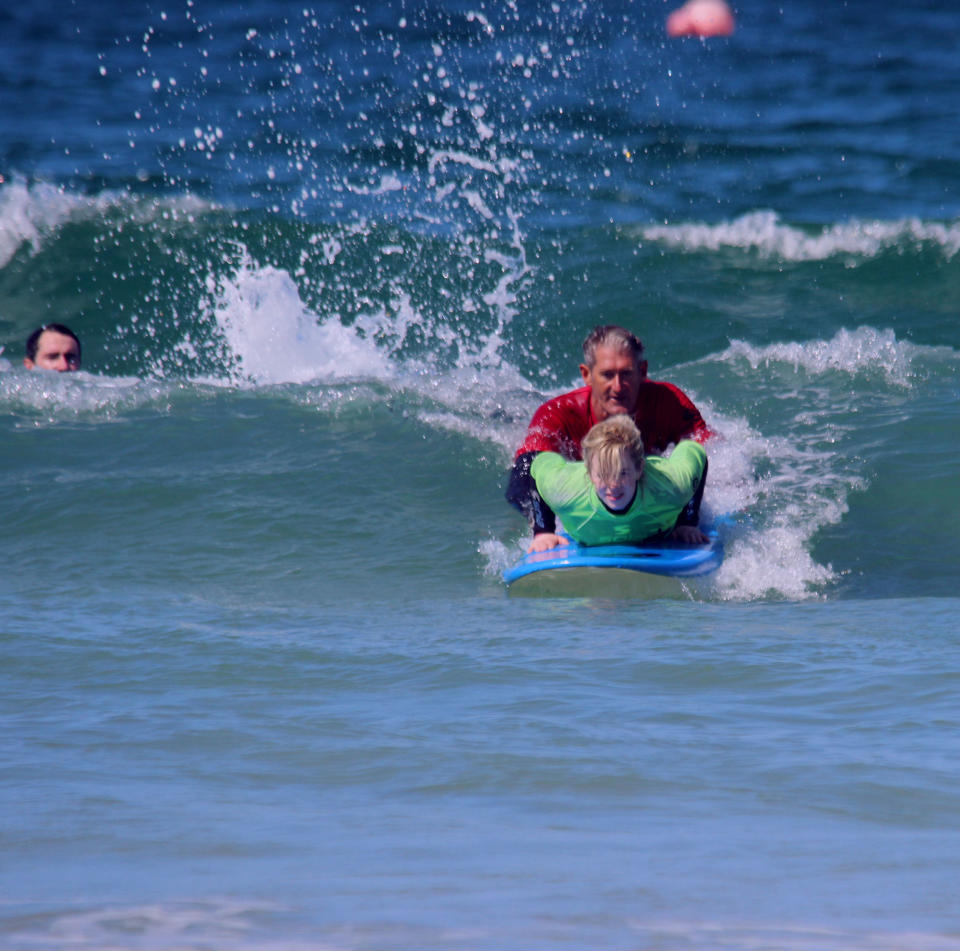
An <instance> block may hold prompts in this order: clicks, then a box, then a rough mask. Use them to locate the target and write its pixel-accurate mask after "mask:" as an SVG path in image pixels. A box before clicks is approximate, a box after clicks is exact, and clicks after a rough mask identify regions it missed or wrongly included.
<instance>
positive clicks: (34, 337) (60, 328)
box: [24, 324, 82, 360]
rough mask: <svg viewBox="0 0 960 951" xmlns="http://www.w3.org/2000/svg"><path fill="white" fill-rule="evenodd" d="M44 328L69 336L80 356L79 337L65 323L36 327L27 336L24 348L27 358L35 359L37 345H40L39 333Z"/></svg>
mask: <svg viewBox="0 0 960 951" xmlns="http://www.w3.org/2000/svg"><path fill="white" fill-rule="evenodd" d="M45 330H52V331H53V332H54V333H58V334H63V335H64V336H65V337H70V338H71V339H73V340H75V341H76V344H77V356H78V357H79V356H82V352H81V351H82V347H81V346H80V338H79V337H78V336H77V335H76V334H75V333H74V332H73V331H72V330H71V329H70V328H69V327H68V326H67V325H66V324H44V325H43V326H42V327H37V329H36V330H34V332H33V333H32V334H30V336H29V337H27V343H26V346H25V347H24V350H25V351H26V355H27V359H28V360H36V359H37V347H38V346H39V345H40V335H41V334H42V333H43V332H44V331H45Z"/></svg>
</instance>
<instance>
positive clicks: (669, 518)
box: [530, 439, 707, 545]
mask: <svg viewBox="0 0 960 951" xmlns="http://www.w3.org/2000/svg"><path fill="white" fill-rule="evenodd" d="M706 464H707V454H706V453H705V452H704V451H703V446H701V445H700V443H697V442H693V441H692V440H689V439H685V440H683V441H681V442H680V443H678V444H677V448H676V449H674V451H673V453H672V454H671V456H670V458H669V459H663V458H661V457H660V456H647V458H646V460H645V462H644V468H643V478H642V479H641V481H640V485H639V486H638V488H637V494H636V496H635V498H634V500H633V502H632V503H631V504H630V506H629V507H628V508H626V509H624V510H623V511H622V512H611V511H610V509H608V508H607V507H606V506H605V505H604V504H603V503H602V502H601V501H600V498H599V496H598V495H597V492H596V489H594V487H593V483H592V482H591V481H590V476H589V475H588V473H587V467H586V465H585V464H584V463H582V462H568V461H567V460H566V459H564V458H563V456H561V455H559V454H558V453H555V452H541V453H540V454H539V455H537V457H536V458H535V459H534V460H533V465H532V466H531V467H530V472H531V474H532V475H533V478H534V481H535V482H536V483H537V491H538V492H539V493H540V495H541V497H542V498H543V500H544V502H546V503H547V505H549V506H550V508H552V509H553V510H554V512H556V513H557V515H559V516H560V519H561V520H562V522H563V527H564V528H565V529H566V530H567V532H568V533H569V534H570V536H571V537H572V538H573V539H574V540H575V541H578V542H580V543H581V544H583V545H612V544H617V543H619V542H640V541H643V540H644V539H645V538H649V537H650V536H651V535H656V534H658V533H659V532H667V531H670V530H671V529H672V528H673V527H674V525H675V524H676V521H677V517H678V516H679V515H680V513H681V512H682V511H683V508H684V506H685V505H686V504H687V502H689V501H690V499H691V498H692V496H693V494H694V492H696V490H697V486H698V485H699V483H700V479H701V477H702V476H703V471H704V467H705V466H706Z"/></svg>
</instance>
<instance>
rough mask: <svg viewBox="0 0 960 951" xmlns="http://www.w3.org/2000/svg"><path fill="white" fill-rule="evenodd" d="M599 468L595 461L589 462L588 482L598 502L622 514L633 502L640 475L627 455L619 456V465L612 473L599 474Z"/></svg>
mask: <svg viewBox="0 0 960 951" xmlns="http://www.w3.org/2000/svg"><path fill="white" fill-rule="evenodd" d="M599 469H600V466H599V464H598V462H597V460H596V459H591V460H590V468H589V469H588V471H589V473H590V481H591V482H592V483H593V487H594V489H596V490H597V495H598V496H599V497H600V501H601V502H603V504H604V505H605V506H606V507H607V508H608V509H612V510H613V511H614V512H622V511H623V510H624V509H625V508H627V507H628V506H629V505H630V503H631V502H633V498H634V496H635V495H636V494H637V479H638V478H639V476H640V473H639V472H637V466H636V463H635V462H634V461H633V459H632V458H631V457H630V456H629V455H628V454H627V453H621V454H620V465H619V466H617V467H616V468H615V469H614V471H613V472H612V473H607V474H605V475H601V474H600V471H599Z"/></svg>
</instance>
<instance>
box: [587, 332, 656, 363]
mask: <svg viewBox="0 0 960 951" xmlns="http://www.w3.org/2000/svg"><path fill="white" fill-rule="evenodd" d="M597 347H610V349H612V350H618V351H619V352H620V353H632V354H633V356H634V358H635V359H636V361H637V363H639V362H640V361H641V360H642V359H643V344H642V343H641V342H640V339H639V338H638V337H635V336H634V335H633V334H632V333H630V331H629V330H627V329H626V328H624V327H618V326H617V325H616V324H604V325H603V326H602V327H594V328H593V330H591V331H590V333H588V334H587V339H586V340H584V341H583V362H584V363H585V364H586V365H587V366H588V367H589V368H590V369H591V370H592V369H593V365H594V364H595V363H596V362H597Z"/></svg>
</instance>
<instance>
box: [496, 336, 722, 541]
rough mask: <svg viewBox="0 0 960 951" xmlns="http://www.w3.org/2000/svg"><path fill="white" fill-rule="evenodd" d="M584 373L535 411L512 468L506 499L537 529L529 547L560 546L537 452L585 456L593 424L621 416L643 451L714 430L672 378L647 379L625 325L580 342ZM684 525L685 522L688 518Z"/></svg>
mask: <svg viewBox="0 0 960 951" xmlns="http://www.w3.org/2000/svg"><path fill="white" fill-rule="evenodd" d="M580 375H581V376H582V377H583V382H584V383H585V384H586V386H583V387H581V388H580V389H578V390H573V392H571V393H564V394H563V395H561V396H557V397H554V399H552V400H548V401H547V402H546V403H544V404H543V405H542V406H541V407H540V408H539V409H538V410H537V411H536V413H534V414H533V419H532V420H531V421H530V427H529V429H528V430H527V437H526V439H524V441H523V445H521V446H520V448H519V449H518V450H517V455H516V458H515V460H514V464H513V470H512V471H511V473H510V483H509V485H508V486H507V492H506V496H507V501H508V502H510V504H511V505H514V506H516V507H517V508H518V509H519V510H520V511H521V512H522V513H523V514H524V515H525V516H526V517H527V519H528V520H529V521H530V524H531V525H532V527H533V542H532V543H531V545H530V548H529V549H528V550H529V551H546V550H547V549H550V548H555V547H556V546H557V545H560V544H563V541H562V539H561V538H560V537H559V536H558V535H557V534H556V525H557V521H556V516H555V515H554V514H553V512H552V511H551V509H550V508H549V507H548V506H547V505H546V503H544V501H543V499H541V498H540V495H539V493H538V492H537V487H536V485H535V483H534V481H533V477H532V476H531V475H530V464H531V462H532V461H533V458H534V456H536V454H537V453H538V452H558V453H560V455H562V456H564V457H566V458H567V459H574V460H577V459H580V458H581V452H580V442H581V440H582V439H583V437H584V436H586V434H587V432H589V430H590V427H591V426H593V425H594V423H599V422H602V421H603V420H605V419H606V418H607V417H608V416H616V415H617V414H618V413H627V414H628V415H631V416H633V418H634V421H635V422H636V424H637V426H638V427H639V429H640V433H641V435H642V437H643V445H644V449H645V451H646V452H647V453H649V454H651V455H658V454H659V453H662V452H663V451H664V450H665V449H666V448H667V446H669V445H670V444H671V443H676V442H679V441H680V440H681V439H696V440H697V441H698V442H701V443H702V442H705V441H706V440H707V439H708V438H709V437H710V436H712V435H713V432H712V431H711V430H710V428H709V427H708V426H707V424H706V423H705V422H704V421H703V417H702V416H701V415H700V412H699V410H698V409H697V408H696V406H694V405H693V403H692V402H691V401H690V399H689V398H688V397H687V395H686V394H685V393H684V392H683V391H682V390H680V389H679V388H678V387H676V386H674V385H673V384H672V383H663V382H658V381H655V380H648V379H647V361H646V360H644V359H643V344H642V343H641V342H640V341H639V340H638V339H637V338H636V337H635V336H634V335H633V334H632V333H630V331H629V330H625V329H624V328H623V327H617V326H615V325H612V324H608V325H606V326H603V327H595V328H594V329H593V330H592V331H591V332H590V334H589V335H588V336H587V339H586V340H584V342H583V363H581V364H580ZM679 524H685V522H684V516H681V517H680V521H679ZM694 524H695V523H694Z"/></svg>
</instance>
